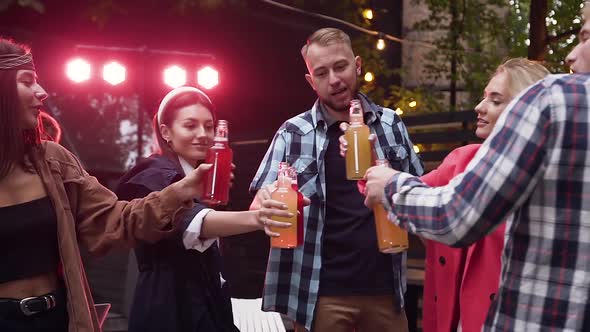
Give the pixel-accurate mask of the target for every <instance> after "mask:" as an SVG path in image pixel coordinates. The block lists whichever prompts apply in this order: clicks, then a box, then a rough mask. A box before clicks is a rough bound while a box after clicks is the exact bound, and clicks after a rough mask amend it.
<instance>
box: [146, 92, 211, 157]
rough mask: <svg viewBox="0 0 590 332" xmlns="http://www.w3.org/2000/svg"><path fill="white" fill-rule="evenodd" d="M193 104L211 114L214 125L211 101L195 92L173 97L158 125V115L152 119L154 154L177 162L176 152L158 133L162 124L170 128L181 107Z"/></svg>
mask: <svg viewBox="0 0 590 332" xmlns="http://www.w3.org/2000/svg"><path fill="white" fill-rule="evenodd" d="M195 104H200V105H203V106H204V107H205V108H206V109H208V110H209V112H211V115H212V116H213V122H214V123H215V120H216V115H215V107H214V106H213V104H212V103H211V100H210V99H209V98H208V97H207V96H206V95H205V94H204V93H198V92H196V91H186V92H182V93H179V94H178V95H176V96H174V97H173V98H172V99H171V100H170V101H169V102H168V103H167V104H166V107H165V108H164V109H163V110H162V114H161V117H160V123H158V113H156V114H155V115H154V119H153V120H152V125H153V127H154V136H155V137H156V146H155V151H154V152H155V153H157V154H161V155H163V156H166V157H168V158H170V159H172V160H174V161H175V162H178V155H177V154H176V152H174V150H172V148H171V147H170V145H168V143H167V142H166V140H165V139H164V137H162V133H160V124H164V125H166V126H167V127H169V128H170V127H172V122H173V121H174V118H176V115H177V114H178V111H179V110H180V109H181V108H183V107H186V106H189V105H195Z"/></svg>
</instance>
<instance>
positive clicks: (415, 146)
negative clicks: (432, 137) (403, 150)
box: [414, 145, 420, 153]
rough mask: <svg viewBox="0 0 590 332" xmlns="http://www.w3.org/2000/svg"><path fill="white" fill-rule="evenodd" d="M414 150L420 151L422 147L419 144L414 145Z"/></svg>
mask: <svg viewBox="0 0 590 332" xmlns="http://www.w3.org/2000/svg"><path fill="white" fill-rule="evenodd" d="M414 152H416V153H420V147H419V146H418V145H414Z"/></svg>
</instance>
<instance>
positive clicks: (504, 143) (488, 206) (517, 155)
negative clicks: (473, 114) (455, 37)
mask: <svg viewBox="0 0 590 332" xmlns="http://www.w3.org/2000/svg"><path fill="white" fill-rule="evenodd" d="M589 89H590V75H577V74H576V75H552V76H549V77H547V78H546V79H544V80H542V81H541V82H539V83H537V84H535V85H534V86H532V87H531V88H529V89H528V90H526V91H524V92H523V93H522V94H521V95H520V97H518V98H516V99H515V100H514V101H513V102H512V103H511V104H510V105H509V106H508V108H507V109H506V110H505V111H504V113H503V114H502V115H501V116H500V118H499V119H498V122H497V124H496V126H495V129H494V131H493V132H492V134H491V136H490V137H489V138H488V139H487V140H486V141H485V142H484V144H483V145H482V147H481V148H480V149H479V151H478V153H477V154H476V155H475V157H474V158H473V160H472V162H471V163H469V165H468V166H467V168H466V170H465V172H464V173H462V174H461V175H459V176H458V177H455V178H454V179H453V180H452V181H451V182H450V183H449V184H448V185H447V186H444V187H439V188H429V187H428V186H426V185H424V184H423V183H422V182H421V181H420V180H419V179H418V178H416V177H413V176H411V175H409V174H405V173H399V174H397V175H395V176H394V177H393V178H392V179H391V181H392V182H391V183H390V184H389V185H388V186H386V194H387V197H388V199H389V204H390V205H391V206H390V207H389V208H390V209H391V211H392V212H393V213H390V215H389V217H390V219H391V220H393V221H394V222H395V223H399V224H401V225H402V226H403V227H405V228H408V229H410V230H411V231H412V232H413V233H416V234H418V235H420V236H423V237H425V238H428V239H433V240H436V241H440V242H443V243H446V244H449V245H460V246H464V245H469V244H471V243H473V242H475V241H477V240H478V239H480V238H481V237H482V236H484V235H485V234H488V233H490V232H492V231H493V230H494V228H495V227H496V226H498V225H499V224H500V223H501V222H502V220H504V219H505V218H506V217H507V216H508V215H509V214H511V213H514V219H513V220H512V222H510V223H508V224H507V227H506V230H507V231H506V236H507V239H506V246H505V249H504V253H503V259H502V275H501V282H500V289H499V291H498V296H497V297H496V300H495V301H494V303H493V304H492V306H491V308H490V312H489V313H488V316H487V320H486V323H485V327H484V330H485V331H527V332H528V331H590V298H589V291H590V110H589V108H588V106H589V101H590V91H589Z"/></svg>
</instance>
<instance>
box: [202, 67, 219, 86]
mask: <svg viewBox="0 0 590 332" xmlns="http://www.w3.org/2000/svg"><path fill="white" fill-rule="evenodd" d="M197 83H198V84H199V85H200V86H202V87H204V88H205V89H212V88H214V87H216V86H217V85H218V84H219V72H218V71H217V70H215V69H213V68H212V67H210V66H207V67H204V68H201V69H200V70H199V71H198V72H197Z"/></svg>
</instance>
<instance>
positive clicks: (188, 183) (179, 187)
mask: <svg viewBox="0 0 590 332" xmlns="http://www.w3.org/2000/svg"><path fill="white" fill-rule="evenodd" d="M211 167H212V165H211V164H201V165H199V167H197V168H196V169H195V170H194V171H192V172H190V173H189V174H187V175H186V176H185V177H184V178H183V179H182V180H180V181H178V182H176V183H173V184H171V185H170V187H173V188H175V189H176V191H177V193H178V196H179V198H180V199H181V200H182V201H187V202H188V201H192V200H193V199H194V198H195V197H200V196H201V194H202V190H203V186H202V183H203V179H204V178H205V175H206V173H207V172H208V171H209V170H210V169H211Z"/></svg>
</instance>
